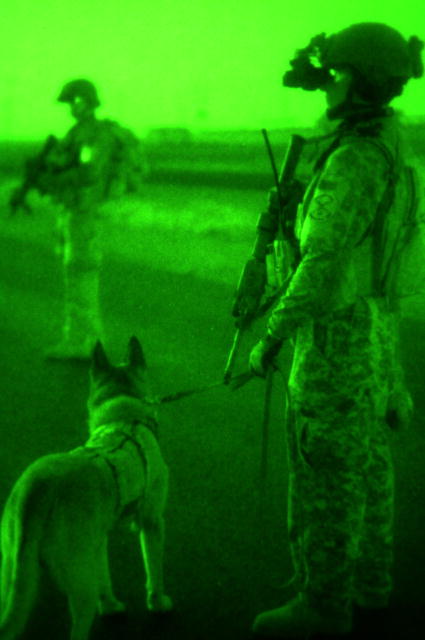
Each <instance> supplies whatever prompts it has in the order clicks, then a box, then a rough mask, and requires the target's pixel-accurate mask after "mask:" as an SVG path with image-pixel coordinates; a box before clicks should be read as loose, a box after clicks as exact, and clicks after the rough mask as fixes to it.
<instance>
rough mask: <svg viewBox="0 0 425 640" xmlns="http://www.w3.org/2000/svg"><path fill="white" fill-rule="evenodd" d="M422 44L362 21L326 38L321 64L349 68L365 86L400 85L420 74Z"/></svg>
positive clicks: (396, 32) (413, 38) (330, 67)
mask: <svg viewBox="0 0 425 640" xmlns="http://www.w3.org/2000/svg"><path fill="white" fill-rule="evenodd" d="M422 48H423V43H422V42H421V41H420V40H419V38H417V37H416V36H413V37H412V38H410V40H409V41H407V40H405V39H404V38H403V36H402V35H401V34H400V33H399V32H398V31H397V30H396V29H393V28H392V27H389V26H388V25H386V24H382V23H379V22H361V23H359V24H354V25H351V26H350V27H348V28H347V29H343V30H342V31H340V32H339V33H336V34H334V35H331V36H330V37H329V38H327V39H326V44H325V46H324V48H323V50H322V52H321V63H322V65H323V67H325V68H327V69H335V68H344V67H346V68H349V69H350V70H351V71H352V72H354V74H355V77H357V78H359V79H360V78H361V80H362V81H363V82H365V83H366V84H367V85H374V86H377V87H383V86H384V85H388V83H390V84H391V85H393V87H395V85H396V84H398V85H401V86H403V84H405V83H406V82H407V81H408V80H409V79H410V78H415V77H416V78H419V77H420V76H421V75H422V73H423V65H422V61H421V55H420V53H421V50H422Z"/></svg>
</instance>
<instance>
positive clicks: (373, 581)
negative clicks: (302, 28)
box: [234, 23, 423, 638]
mask: <svg viewBox="0 0 425 640" xmlns="http://www.w3.org/2000/svg"><path fill="white" fill-rule="evenodd" d="M422 48H423V43H422V42H421V41H420V40H419V39H418V38H415V37H413V38H411V39H410V40H409V42H407V41H406V40H405V39H404V38H403V37H402V36H401V35H400V34H399V33H398V32H397V31H396V30H394V29H392V28H390V27H388V26H386V25H383V24H378V23H361V24H357V25H353V26H351V27H349V28H347V29H345V30H343V31H341V32H340V33H337V34H335V35H333V36H331V37H326V36H325V34H321V35H320V36H318V37H316V38H314V39H313V40H312V41H311V43H310V45H309V47H307V48H306V49H305V50H300V51H299V52H298V55H297V57H296V58H295V59H294V60H292V61H291V65H292V67H293V68H292V70H291V71H290V72H288V73H287V74H286V75H285V77H284V84H286V86H292V87H301V88H304V89H307V90H312V89H322V90H324V91H325V92H326V97H327V103H328V110H327V115H328V118H329V119H330V120H339V121H340V124H339V126H338V127H337V128H336V129H335V132H334V134H335V135H334V136H333V137H332V138H330V144H329V146H328V148H327V150H326V151H325V152H324V153H323V154H322V155H321V157H320V158H319V160H318V161H317V163H316V166H315V170H314V175H313V177H312V179H311V181H310V183H309V185H308V186H307V189H306V192H305V194H304V197H303V201H302V203H301V205H300V206H299V208H298V213H297V217H296V221H295V230H294V233H295V237H296V239H297V242H298V246H299V261H298V264H297V266H296V268H295V271H294V272H293V274H292V277H291V279H290V282H289V286H288V288H287V290H286V293H284V294H283V295H282V297H281V299H280V301H279V303H278V304H277V306H276V307H275V309H274V311H273V312H272V314H271V316H270V318H269V320H268V324H267V335H266V336H265V337H264V338H263V339H262V340H260V342H259V343H258V344H257V345H256V346H255V347H254V348H253V350H252V351H251V355H250V367H251V370H252V371H253V372H254V373H256V374H257V375H260V376H264V375H265V374H266V370H267V368H268V367H269V366H271V362H272V359H273V358H274V357H275V355H276V354H277V352H278V351H279V349H280V347H281V344H282V342H283V341H284V340H287V339H290V338H291V337H294V338H295V351H294V357H293V364H292V371H291V376H290V380H289V407H288V408H287V411H288V420H287V441H288V460H289V471H290V482H289V485H290V486H289V506H288V525H289V538H290V543H291V552H292V558H293V563H294V567H295V576H294V584H295V586H296V589H297V592H298V593H297V595H296V597H295V598H293V599H292V600H290V601H289V602H288V603H287V604H286V605H284V606H282V607H280V608H277V609H274V610H271V611H267V612H265V613H262V614H261V615H259V616H258V617H257V618H256V620H255V622H254V632H256V633H259V634H261V635H263V636H278V637H282V638H284V637H300V638H301V637H302V638H303V637H305V636H306V635H309V634H315V633H323V634H332V635H333V634H345V633H348V632H350V631H351V629H352V611H353V609H352V607H353V604H354V605H357V607H360V608H361V609H362V610H382V611H385V608H386V607H387V606H388V602H389V598H390V594H391V590H392V578H391V568H392V547H393V499H394V489H393V468H392V461H391V455H390V447H389V435H390V426H391V427H395V426H400V425H401V424H404V423H407V422H408V421H409V418H410V415H411V411H412V401H411V397H410V394H409V393H408V391H407V389H406V387H405V384H404V377H403V372H402V368H401V364H400V361H399V357H398V349H397V341H398V335H397V316H398V311H397V307H398V304H397V299H396V295H395V292H396V291H397V286H396V280H397V268H393V267H394V255H395V254H394V251H393V250H394V248H395V247H396V246H398V245H397V244H396V243H397V238H399V237H400V234H399V231H400V229H401V227H402V225H403V222H404V221H405V219H406V216H407V214H408V211H410V210H411V209H412V206H413V203H414V201H415V194H414V193H413V192H412V189H413V187H411V186H409V184H408V173H407V172H406V171H405V167H404V161H403V152H402V148H401V146H400V140H399V135H398V130H397V126H396V123H395V119H394V117H393V111H392V109H391V108H390V107H389V106H388V104H389V102H390V101H391V100H392V99H393V98H394V97H395V96H397V95H400V94H401V93H402V90H403V87H404V84H405V83H406V82H407V81H408V80H409V78H412V77H420V76H421V75H422V73H423V67H422V63H421V49H422ZM283 196H284V197H285V194H283ZM271 204H273V199H272V200H271ZM278 216H279V212H278V211H276V210H275V211H273V207H271V208H269V210H268V211H267V212H266V213H265V214H263V217H262V218H261V219H260V224H259V226H258V236H257V243H256V250H255V251H254V258H253V259H251V262H250V264H251V263H252V264H253V266H252V267H249V268H248V269H246V271H247V272H248V274H247V276H246V280H245V284H246V286H244V279H243V278H242V280H241V285H240V288H239V291H238V295H237V298H236V303H235V307H234V315H236V316H237V317H238V318H239V319H240V318H241V316H242V315H243V313H244V309H246V308H248V307H250V308H251V312H252V299H253V297H256V298H257V300H258V301H259V300H260V296H261V293H262V286H263V283H264V280H265V266H264V254H265V251H264V247H265V245H266V244H267V242H270V241H271V240H272V239H273V237H274V234H275V232H276V229H277V222H276V220H277V218H278ZM250 270H251V272H252V273H249V271H250Z"/></svg>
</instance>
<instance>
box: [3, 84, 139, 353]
mask: <svg viewBox="0 0 425 640" xmlns="http://www.w3.org/2000/svg"><path fill="white" fill-rule="evenodd" d="M58 101H59V102H65V103H69V105H70V109H71V114H72V116H73V117H74V118H75V120H76V124H75V125H74V126H73V127H72V128H71V129H70V131H69V132H68V134H67V135H66V136H65V138H64V139H63V140H60V141H57V140H56V139H55V138H54V137H53V136H50V137H49V139H48V142H47V143H46V145H45V148H44V149H43V151H42V153H41V155H40V157H39V158H38V159H36V161H33V162H30V163H29V167H27V169H28V168H29V169H30V171H29V178H28V175H27V180H26V181H25V182H24V186H23V187H21V188H18V189H17V190H16V191H15V193H14V194H13V195H12V198H11V205H12V208H13V209H16V208H17V207H18V206H22V205H23V204H24V199H25V195H26V192H27V191H28V189H29V188H32V187H35V188H36V189H38V190H39V191H40V192H41V193H47V194H50V195H51V196H52V197H53V199H54V200H55V201H56V202H57V203H59V204H60V205H61V206H62V208H61V210H60V212H59V215H58V229H59V234H60V238H61V242H60V247H59V248H60V252H61V253H62V256H63V268H64V285H65V317H64V323H63V326H62V338H61V340H60V342H59V344H57V345H56V346H55V347H53V348H52V349H50V350H49V351H48V352H47V354H46V355H47V357H48V358H57V359H67V358H76V359H86V358H88V357H89V356H90V353H91V350H92V347H93V344H94V342H95V341H96V339H98V338H101V337H102V333H103V331H102V323H101V314H100V310H99V270H100V264H101V254H102V251H101V242H100V231H101V225H102V222H101V214H100V206H101V204H102V203H104V202H105V201H106V200H107V199H108V198H109V196H110V195H111V193H115V194H117V193H118V195H122V194H123V193H125V192H126V191H127V190H129V185H128V184H127V178H129V177H130V176H129V175H127V174H129V173H132V175H131V177H132V178H134V175H133V172H132V170H133V168H134V167H133V164H134V163H133V162H132V161H131V162H130V163H128V162H127V155H128V154H127V150H129V149H130V148H131V151H133V149H134V147H135V141H137V138H135V137H134V136H133V135H132V134H131V132H129V131H128V130H126V129H124V128H122V127H121V126H120V125H118V124H117V123H115V122H113V121H110V120H99V119H98V118H97V117H96V109H97V107H98V106H99V104H100V103H99V98H98V95H97V91H96V88H95V87H94V85H93V84H92V83H91V82H89V81H88V80H84V79H78V80H72V81H71V82H68V83H67V84H66V85H65V86H64V87H63V89H62V91H61V93H60V95H59V97H58ZM130 138H131V140H130V143H128V140H129V139H130ZM129 164H130V165H131V166H127V165H129ZM117 182H120V184H117Z"/></svg>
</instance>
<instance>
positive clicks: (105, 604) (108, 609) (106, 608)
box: [99, 598, 127, 616]
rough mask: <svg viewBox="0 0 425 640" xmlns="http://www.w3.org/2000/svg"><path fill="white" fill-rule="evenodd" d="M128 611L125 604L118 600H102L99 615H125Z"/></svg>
mask: <svg viewBox="0 0 425 640" xmlns="http://www.w3.org/2000/svg"><path fill="white" fill-rule="evenodd" d="M126 610H127V607H126V605H125V604H124V602H120V600H117V599H116V598H113V599H108V600H106V599H102V600H101V601H100V602H99V613H100V615H101V616H112V615H114V614H116V613H124V612H125V611H126Z"/></svg>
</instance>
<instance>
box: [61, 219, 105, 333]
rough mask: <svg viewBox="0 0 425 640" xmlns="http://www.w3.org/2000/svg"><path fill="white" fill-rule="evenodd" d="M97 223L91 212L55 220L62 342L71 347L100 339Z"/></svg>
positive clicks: (100, 251) (99, 249) (100, 250)
mask: <svg viewBox="0 0 425 640" xmlns="http://www.w3.org/2000/svg"><path fill="white" fill-rule="evenodd" d="M99 227H100V221H99V218H98V216H96V215H95V214H93V213H91V212H90V213H84V214H83V213H78V214H77V213H75V212H70V211H66V212H64V214H63V215H62V216H61V218H60V219H59V238H60V242H61V245H60V251H61V254H62V258H63V275H64V289H65V313H64V316H65V317H64V322H63V327H62V333H63V339H64V340H65V341H66V342H70V343H72V344H81V343H84V342H87V341H89V342H93V341H94V340H95V339H97V338H101V337H102V333H103V331H102V322H101V313H100V305H99V274H100V267H101V262H102V249H101V240H100V228H99Z"/></svg>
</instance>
